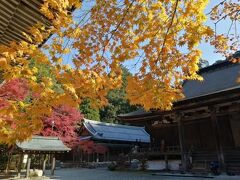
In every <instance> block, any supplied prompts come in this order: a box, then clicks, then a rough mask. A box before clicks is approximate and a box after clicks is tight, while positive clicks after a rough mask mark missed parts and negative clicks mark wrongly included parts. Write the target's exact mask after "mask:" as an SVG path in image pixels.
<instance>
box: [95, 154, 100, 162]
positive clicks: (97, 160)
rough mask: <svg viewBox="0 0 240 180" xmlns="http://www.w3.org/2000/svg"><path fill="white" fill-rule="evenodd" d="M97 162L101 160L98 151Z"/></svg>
mask: <svg viewBox="0 0 240 180" xmlns="http://www.w3.org/2000/svg"><path fill="white" fill-rule="evenodd" d="M96 161H97V162H99V154H98V153H97V159H96Z"/></svg>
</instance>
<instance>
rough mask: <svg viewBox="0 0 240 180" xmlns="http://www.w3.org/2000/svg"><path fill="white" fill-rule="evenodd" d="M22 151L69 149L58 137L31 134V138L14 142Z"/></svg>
mask: <svg viewBox="0 0 240 180" xmlns="http://www.w3.org/2000/svg"><path fill="white" fill-rule="evenodd" d="M16 145H17V147H18V148H20V149H22V150H23V151H55V152H59V151H70V150H71V149H70V148H68V147H67V146H65V145H64V144H63V142H62V141H61V140H60V139H59V138H58V137H53V136H51V137H45V136H33V137H32V139H30V140H28V141H24V142H22V143H17V144H16Z"/></svg>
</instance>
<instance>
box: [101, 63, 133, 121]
mask: <svg viewBox="0 0 240 180" xmlns="http://www.w3.org/2000/svg"><path fill="white" fill-rule="evenodd" d="M122 71H123V76H122V78H123V79H122V80H123V84H122V87H121V88H120V89H115V90H112V91H110V92H109V93H108V96H107V99H108V102H109V104H108V105H107V106H105V107H104V108H102V109H100V117H101V118H100V119H101V121H104V122H116V117H117V115H118V114H122V113H129V112H132V111H135V110H137V109H138V107H137V106H132V105H130V103H129V101H128V100H127V99H126V87H127V77H128V76H131V73H130V72H129V70H128V69H127V68H125V67H123V66H122Z"/></svg>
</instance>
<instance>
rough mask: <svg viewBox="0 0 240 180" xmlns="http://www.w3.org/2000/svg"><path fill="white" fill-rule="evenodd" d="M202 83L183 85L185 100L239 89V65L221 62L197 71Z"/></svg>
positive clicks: (194, 82)
mask: <svg viewBox="0 0 240 180" xmlns="http://www.w3.org/2000/svg"><path fill="white" fill-rule="evenodd" d="M199 74H200V75H201V76H202V77H203V79H204V80H203V81H186V82H184V84H183V93H184V95H185V99H189V98H195V97H199V96H204V95H209V94H213V93H217V92H220V91H225V90H228V89H233V88H240V83H238V82H237V79H238V78H239V77H240V64H239V63H231V62H230V61H222V62H220V63H218V64H214V65H212V66H208V67H206V68H203V69H201V70H200V71H199Z"/></svg>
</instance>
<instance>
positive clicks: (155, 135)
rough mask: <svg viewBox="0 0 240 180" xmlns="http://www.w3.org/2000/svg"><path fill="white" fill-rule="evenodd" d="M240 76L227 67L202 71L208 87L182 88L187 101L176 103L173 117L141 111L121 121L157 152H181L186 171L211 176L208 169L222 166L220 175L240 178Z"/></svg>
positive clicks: (186, 85)
mask: <svg viewBox="0 0 240 180" xmlns="http://www.w3.org/2000/svg"><path fill="white" fill-rule="evenodd" d="M239 72H240V64H238V63H231V62H229V61H222V62H220V63H217V64H214V65H212V66H209V67H206V68H203V69H201V70H200V71H199V74H200V75H201V76H203V78H204V81H202V82H201V81H186V82H184V84H183V88H184V89H183V90H184V94H185V98H184V99H182V100H181V101H178V102H175V103H174V107H173V109H172V110H171V111H150V112H145V111H143V110H139V111H137V112H133V113H128V114H122V115H119V116H118V118H119V120H120V121H121V122H123V123H127V124H131V125H141V126H145V127H146V130H147V132H148V133H149V134H150V135H151V144H152V148H156V147H157V148H159V152H160V147H161V146H162V145H161V144H164V146H165V150H164V151H165V152H167V151H168V150H167V149H168V148H167V147H171V146H175V147H179V148H178V149H179V158H181V160H182V168H183V169H185V170H194V169H195V170H209V163H210V162H212V161H218V162H219V163H220V167H221V170H222V171H227V172H230V173H231V172H235V173H236V172H238V173H239V172H240V119H239V118H240V98H239V97H240V84H239V83H238V82H237V79H238V78H239V75H240V74H239ZM162 142H164V143H162ZM174 153H176V152H174ZM175 158H176V156H175Z"/></svg>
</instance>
